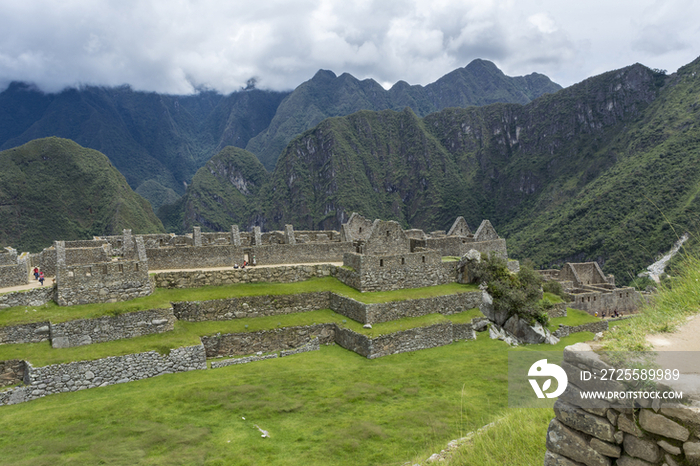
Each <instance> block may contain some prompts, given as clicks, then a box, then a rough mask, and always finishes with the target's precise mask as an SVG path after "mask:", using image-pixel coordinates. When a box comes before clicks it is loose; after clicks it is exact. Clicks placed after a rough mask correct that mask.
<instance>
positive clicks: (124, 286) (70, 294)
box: [54, 230, 153, 306]
mask: <svg viewBox="0 0 700 466" xmlns="http://www.w3.org/2000/svg"><path fill="white" fill-rule="evenodd" d="M126 231H128V235H127V234H126V233H125V237H126V238H131V231H129V230H125V232H126ZM136 246H137V248H136V251H135V252H133V251H131V250H133V249H134V248H133V244H131V245H130V247H131V250H126V249H125V254H126V255H127V256H129V257H134V256H135V258H134V259H133V260H109V261H102V262H96V263H91V264H88V265H67V263H66V262H67V261H66V256H67V254H66V248H65V243H64V242H63V241H56V242H55V243H54V249H55V250H56V301H57V302H58V304H59V305H61V306H72V305H75V304H88V303H105V302H116V301H127V300H129V299H134V298H138V297H140V296H148V295H149V294H151V293H152V292H153V284H152V283H151V281H150V279H149V277H148V260H147V259H146V250H145V247H144V244H143V238H140V237H138V238H136Z"/></svg>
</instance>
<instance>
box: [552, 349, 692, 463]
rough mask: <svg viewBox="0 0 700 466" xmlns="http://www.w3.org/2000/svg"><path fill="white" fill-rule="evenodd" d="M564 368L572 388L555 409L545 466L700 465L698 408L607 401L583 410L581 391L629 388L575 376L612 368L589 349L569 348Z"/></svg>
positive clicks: (589, 405)
mask: <svg viewBox="0 0 700 466" xmlns="http://www.w3.org/2000/svg"><path fill="white" fill-rule="evenodd" d="M562 367H563V369H564V370H565V371H566V373H567V375H568V379H569V385H568V387H567V389H566V391H565V392H564V394H562V396H560V397H559V399H558V400H557V402H556V403H555V405H554V412H555V415H556V418H555V419H553V420H552V422H551V423H550V424H549V429H548V431H547V452H546V454H545V458H544V465H545V466H581V465H586V466H611V465H613V464H615V465H619V466H662V465H665V466H679V465H683V466H687V465H698V464H700V437H699V435H700V408H698V407H689V406H684V405H673V404H671V403H666V402H664V403H663V404H658V405H657V404H655V403H653V402H651V400H640V401H639V405H641V406H644V407H637V408H633V407H632V406H631V405H625V407H622V406H621V405H620V404H614V403H615V402H614V401H606V400H596V403H595V405H593V404H591V402H590V401H588V402H586V404H585V405H584V404H583V403H582V402H581V401H580V396H578V395H577V394H578V392H579V391H581V390H588V389H597V390H606V391H607V390H610V391H618V390H624V389H625V388H624V387H622V386H621V384H619V383H618V382H600V381H596V383H595V384H592V383H591V382H586V381H581V380H580V379H579V377H576V376H578V375H579V374H580V370H588V371H592V370H594V369H597V370H601V369H603V368H607V369H612V367H611V366H609V365H607V364H606V363H605V362H603V361H601V360H600V358H599V357H598V356H597V355H596V354H595V353H594V352H592V351H591V348H590V346H588V345H586V344H582V343H579V344H576V345H573V346H569V347H567V348H566V349H565V350H564V363H563V364H562ZM657 401H658V400H657ZM618 403H619V402H618ZM579 405H580V406H584V407H583V408H581V407H579ZM592 406H595V407H592Z"/></svg>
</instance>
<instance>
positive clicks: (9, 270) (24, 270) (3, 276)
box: [0, 248, 30, 288]
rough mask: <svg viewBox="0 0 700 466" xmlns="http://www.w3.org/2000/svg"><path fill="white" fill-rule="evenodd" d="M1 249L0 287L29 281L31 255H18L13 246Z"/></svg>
mask: <svg viewBox="0 0 700 466" xmlns="http://www.w3.org/2000/svg"><path fill="white" fill-rule="evenodd" d="M0 251H3V252H0V260H1V262H0V288H5V287H9V286H19V285H26V284H27V283H29V260H30V257H29V255H28V254H25V255H22V256H19V257H18V256H17V251H15V250H14V249H12V248H5V249H4V250H0Z"/></svg>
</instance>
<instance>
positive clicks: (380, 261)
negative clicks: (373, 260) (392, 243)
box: [379, 259, 384, 267]
mask: <svg viewBox="0 0 700 466" xmlns="http://www.w3.org/2000/svg"><path fill="white" fill-rule="evenodd" d="M379 267H384V259H379Z"/></svg>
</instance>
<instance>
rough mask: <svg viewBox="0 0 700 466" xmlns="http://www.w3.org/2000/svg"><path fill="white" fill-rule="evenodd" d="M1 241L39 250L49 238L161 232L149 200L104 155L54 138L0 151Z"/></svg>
mask: <svg viewBox="0 0 700 466" xmlns="http://www.w3.org/2000/svg"><path fill="white" fill-rule="evenodd" d="M0 226H1V227H0V245H1V246H12V247H14V248H15V249H17V250H19V251H31V252H38V251H40V250H41V249H42V248H44V247H47V246H50V245H51V244H52V243H53V241H54V240H57V239H61V240H77V239H90V238H92V236H93V235H113V234H120V233H121V231H122V229H124V228H131V229H132V230H133V232H134V233H159V232H163V231H164V230H163V224H162V223H161V222H160V220H159V219H158V218H157V217H156V216H155V214H154V213H153V210H152V209H151V206H150V204H149V203H148V202H147V201H146V200H145V199H143V198H142V197H141V196H139V195H137V194H136V193H134V192H133V191H132V190H131V188H130V187H129V185H128V184H127V182H126V179H125V178H124V176H123V175H122V174H121V173H119V171H118V170H117V169H116V168H115V167H114V166H113V165H112V164H111V163H110V161H109V159H107V157H106V156H104V155H103V154H101V153H99V152H97V151H95V150H92V149H86V148H84V147H81V146H79V145H78V144H76V143H75V142H73V141H70V140H67V139H60V138H56V137H51V138H45V139H37V140H34V141H32V142H29V143H27V144H24V145H23V146H20V147H17V148H14V149H8V150H5V151H2V152H0Z"/></svg>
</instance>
